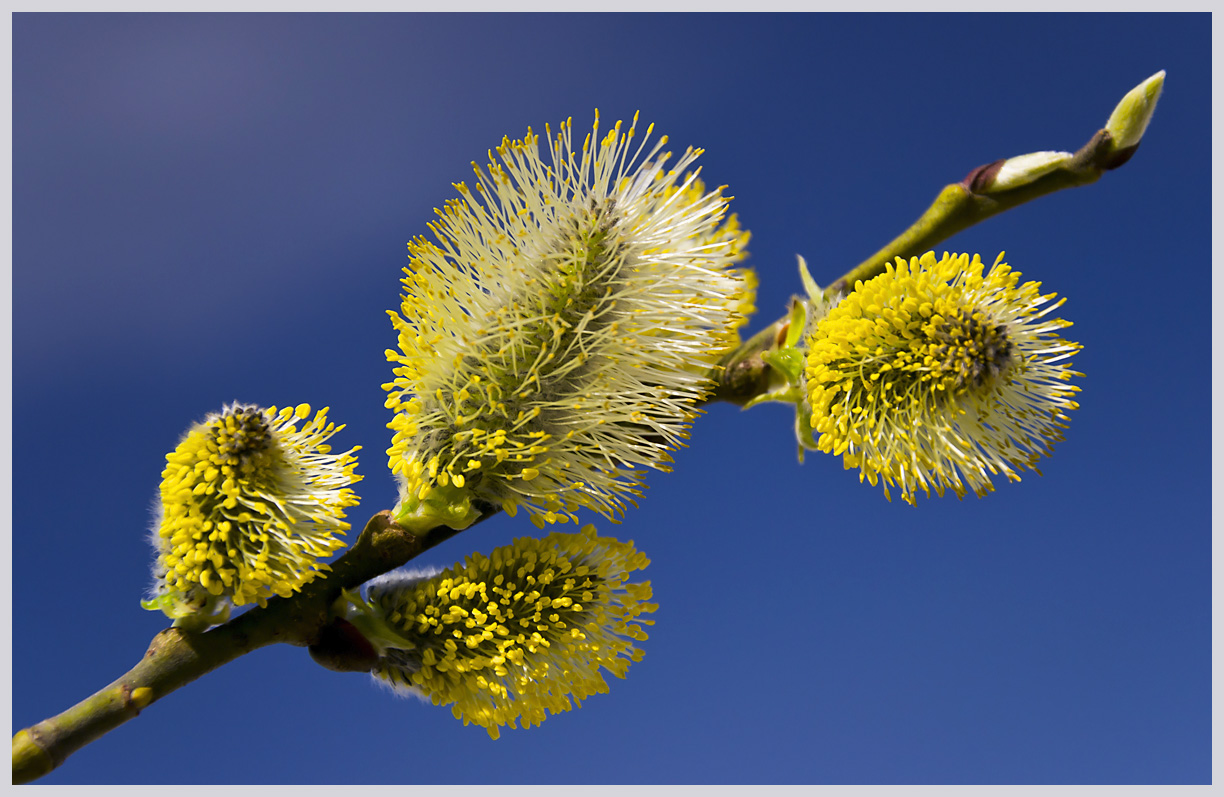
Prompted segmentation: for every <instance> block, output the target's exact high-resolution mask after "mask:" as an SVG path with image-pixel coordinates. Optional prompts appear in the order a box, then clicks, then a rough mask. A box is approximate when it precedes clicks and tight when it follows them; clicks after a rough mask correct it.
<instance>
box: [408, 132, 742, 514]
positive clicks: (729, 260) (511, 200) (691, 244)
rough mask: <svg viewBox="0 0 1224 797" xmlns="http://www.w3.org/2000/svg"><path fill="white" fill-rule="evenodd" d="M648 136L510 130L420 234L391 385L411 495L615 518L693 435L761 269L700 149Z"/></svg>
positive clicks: (440, 502) (429, 502) (416, 499)
mask: <svg viewBox="0 0 1224 797" xmlns="http://www.w3.org/2000/svg"><path fill="white" fill-rule="evenodd" d="M650 132H651V131H650V130H647V132H646V136H645V137H644V140H645V139H649V137H650ZM636 135H637V131H636V118H635V120H634V124H631V125H630V126H629V127H628V129H627V130H626V129H624V128H623V127H622V125H621V124H620V123H619V122H618V123H617V124H615V125H614V126H613V127H612V129H611V130H609V131H607V132H606V133H603V132H602V131H601V130H600V128H599V121H598V117H597V118H596V123H595V127H594V130H593V131H592V132H591V134H590V137H589V139H588V143H587V144H583V145H581V146H580V147H575V142H574V140H573V130H572V122H571V121H566V122H564V123H562V124H561V126H560V129H559V131H558V132H557V134H556V136H553V135H552V131H551V129H549V130H547V135H546V136H545V137H543V138H541V137H540V136H538V135H536V134H534V133H532V132H530V131H529V132H528V134H527V136H526V137H524V138H523V139H521V140H510V139H508V138H507V139H503V141H502V143H501V145H500V146H499V147H497V148H496V150H495V154H494V153H491V156H490V158H491V161H492V162H491V163H489V164H488V165H487V166H486V167H483V168H481V167H475V179H476V185H475V187H474V190H472V189H469V188H468V187H467V186H466V185H464V184H459V185H457V186H456V187H457V188H458V190H459V192H460V198H458V199H454V200H451V201H449V202H447V203H446V205H445V206H444V208H442V209H441V210H439V212H438V218H437V219H436V220H435V221H434V222H433V223H431V224H430V229H431V231H432V232H433V234H434V237H435V241H431V240H427V239H426V238H423V237H418V238H415V239H414V240H413V241H411V242H410V243H409V245H408V249H409V254H410V256H411V262H410V264H409V267H408V268H407V269H405V277H404V278H403V287H404V293H403V297H402V303H401V306H400V309H399V312H397V313H396V312H393V313H391V319H392V322H393V324H394V326H395V329H396V331H397V333H398V336H399V341H398V343H399V346H398V351H388V352H387V357H388V359H389V360H390V361H391V362H392V363H393V364H394V366H395V367H394V374H395V378H394V380H393V381H391V382H390V383H388V384H386V385H384V388H385V389H386V390H387V391H388V399H387V406H388V407H389V408H391V409H392V410H394V411H395V413H396V414H395V417H394V419H393V420H392V422H391V423H390V424H389V426H390V428H391V429H392V430H393V432H394V436H393V438H392V444H391V447H390V449H389V450H388V455H389V464H390V467H391V469H392V471H393V472H394V473H396V474H397V476H398V477H399V478H400V479H401V481H402V489H401V509H402V510H403V511H405V512H415V511H417V509H416V508H417V507H419V506H424V507H425V508H426V509H425V510H422V511H426V510H428V509H429V507H430V506H436V507H442V506H445V507H447V508H448V509H451V508H453V507H454V506H455V505H457V503H458V502H460V501H461V500H462V499H463V498H464V497H468V498H470V499H480V500H483V501H486V502H488V503H491V504H494V505H498V504H505V503H506V502H511V503H512V504H513V505H514V506H516V507H517V506H521V507H525V508H526V509H527V510H528V512H529V514H530V515H531V516H532V517H534V518H536V519H538V520H539V521H540V522H544V523H551V522H565V521H566V520H571V519H573V514H572V512H573V511H574V510H575V509H576V508H578V507H580V506H586V507H590V508H592V509H594V510H596V511H598V512H601V513H603V514H605V515H607V516H608V517H615V516H617V515H618V514H619V513H621V512H623V510H624V507H625V504H626V502H627V500H628V499H627V498H626V496H630V495H634V494H636V493H637V492H638V491H639V490H640V488H641V486H642V484H641V476H640V473H641V470H640V469H641V468H654V469H666V466H667V463H668V462H669V461H670V459H669V457H668V451H669V450H672V449H674V448H676V447H677V446H679V445H682V444H683V440H684V437H685V434H686V429H687V425H688V423H689V422H690V421H691V420H692V418H693V417H694V416H695V415H696V414H697V409H696V406H695V405H696V403H697V402H698V401H699V400H700V399H701V398H702V397H704V396H705V395H706V393H707V392H708V391H709V390H710V389H711V388H712V386H713V382H712V379H711V372H712V368H713V366H714V364H715V363H716V362H717V359H718V357H719V356H721V354H722V353H723V352H725V351H726V350H728V349H729V348H731V347H733V346H734V345H736V343H737V341H738V333H737V330H738V329H739V327H741V326H742V325H743V324H744V323H745V321H746V319H747V316H748V314H749V313H751V312H752V310H753V303H754V299H755V286H756V281H755V277H753V276H752V274H751V272H749V271H747V270H746V269H743V268H737V267H735V264H736V263H738V262H739V261H740V260H741V259H742V258H743V257H744V256H745V255H746V251H745V249H744V247H745V245H746V244H747V241H748V233H747V232H746V231H744V230H743V229H742V228H741V227H740V225H739V221H738V219H737V218H736V217H735V216H734V215H731V216H727V214H726V207H727V202H728V198H727V197H725V196H723V195H722V189H721V188H720V189H716V190H714V191H707V190H706V188H705V186H704V185H703V184H702V182H701V181H700V180H699V179H697V178H696V174H695V173H690V172H689V168H690V167H691V166H692V165H693V162H694V161H695V160H696V158H697V156H698V155H699V154H700V151H699V150H692V149H690V150H687V151H686V152H685V153H684V154H683V155H682V156H681V157H680V158H679V160H678V161H677V162H676V163H675V164H674V166H672V168H670V169H665V168H664V164H665V163H666V162H667V161H668V159H669V158H670V154H669V153H666V152H662V151H661V147H662V146H663V144H664V143H665V140H666V139H661V140H658V141H656V142H655V143H654V146H653V147H644V144H639V142H637V141H634V139H635V136H636ZM541 148H543V149H544V153H542V152H541ZM422 463H428V467H427V468H424V469H423V468H421V467H420V466H421V464H422ZM457 475H459V476H461V478H460V479H459V480H456V478H455V477H456V476H457ZM575 477H577V478H575ZM576 482H578V483H581V484H582V487H581V488H575V487H573V485H574V484H575V483H576ZM457 491H458V492H457Z"/></svg>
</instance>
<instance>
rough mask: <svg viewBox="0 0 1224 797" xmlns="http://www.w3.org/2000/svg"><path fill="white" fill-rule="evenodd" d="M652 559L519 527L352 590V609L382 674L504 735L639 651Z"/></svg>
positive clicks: (614, 545)
mask: <svg viewBox="0 0 1224 797" xmlns="http://www.w3.org/2000/svg"><path fill="white" fill-rule="evenodd" d="M647 564H649V560H648V559H647V558H646V557H645V556H644V555H643V554H641V553H640V552H638V551H637V550H636V549H634V547H633V544H632V543H631V542H629V543H622V542H618V541H617V540H614V539H611V538H607V537H598V536H596V534H595V529H594V527H593V526H589V525H588V526H585V527H584V528H583V529H582V530H581V531H580V532H579V533H577V534H552V535H549V536H548V537H545V538H544V539H536V538H533V537H523V538H520V539H516V540H514V542H513V543H512V544H510V545H508V546H505V547H502V548H498V549H496V550H495V551H493V552H492V554H490V555H489V556H487V557H486V556H482V555H480V554H474V555H473V556H471V557H469V558H468V559H467V560H466V561H465V562H464V563H462V564H457V565H455V566H454V567H452V568H450V569H449V570H446V571H444V572H442V573H439V574H437V575H435V576H432V577H427V578H421V577H419V576H408V575H402V574H395V573H392V574H388V575H387V576H384V577H382V578H380V579H377V580H375V581H374V582H371V583H370V584H369V585H367V587H366V597H365V600H364V601H362V600H360V599H350V600H351V601H352V602H350V603H349V604H348V617H349V619H350V621H351V622H353V623H354V625H356V626H357V627H358V628H359V629H361V630H362V631H363V632H364V633H366V634H367V636H368V637H369V639H370V641H371V642H372V643H373V644H374V645H375V646H376V648H377V649H378V650H379V651H380V658H379V661H378V664H377V665H376V667H375V669H374V671H373V672H374V676H375V677H376V678H378V679H380V680H382V681H384V682H386V683H387V684H389V685H390V686H392V687H393V688H395V689H397V690H400V691H404V692H410V693H416V694H421V695H424V696H427V697H429V698H430V699H431V700H432V702H433V703H434V704H435V705H450V706H451V707H452V711H453V713H454V715H455V716H456V717H457V718H458V719H461V720H463V722H464V724H467V723H469V722H472V723H475V724H477V725H480V726H481V727H483V728H485V729H486V730H487V731H488V733H489V735H490V736H492V737H493V738H495V739H496V738H497V737H498V734H499V732H500V728H501V726H506V725H508V726H510V727H514V726H515V723H516V722H521V723H522V725H523V727H525V728H526V727H530V726H532V725H537V724H539V723H540V722H542V721H543V720H544V719H545V717H546V716H547V715H548V714H555V713H558V712H561V711H567V710H569V709H570V708H571V707H573V706H577V705H581V701H582V700H583V699H585V698H586V697H588V696H590V695H593V694H596V693H601V692H606V691H608V686H607V683H606V681H605V680H604V676H603V671H606V672H608V673H611V674H612V675H614V676H616V677H618V678H621V677H624V675H625V671H626V669H627V668H628V667H629V664H630V663H631V662H634V661H638V660H639V659H640V658H641V655H642V652H641V650H639V649H638V648H636V647H635V646H634V642H638V641H641V640H644V639H646V633H645V631H643V630H642V625H649V624H651V621H650V620H648V619H645V618H644V617H642V615H643V614H647V613H650V612H653V611H655V609H656V608H657V606H656V605H655V604H653V603H649V602H648V600H649V598H650V597H651V592H650V583H649V582H642V583H635V584H629V583H626V581H627V579H628V578H629V574H630V573H632V572H633V571H635V570H639V569H641V568H644V567H645V566H646V565H647Z"/></svg>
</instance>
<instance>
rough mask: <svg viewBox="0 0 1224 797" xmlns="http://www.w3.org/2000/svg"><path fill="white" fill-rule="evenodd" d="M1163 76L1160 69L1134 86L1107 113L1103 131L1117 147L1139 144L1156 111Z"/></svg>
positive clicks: (1162, 71)
mask: <svg viewBox="0 0 1224 797" xmlns="http://www.w3.org/2000/svg"><path fill="white" fill-rule="evenodd" d="M1164 78H1165V73H1164V70H1163V69H1162V70H1160V71H1159V72H1157V73H1156V74H1154V75H1152V76H1151V77H1150V78H1148V79H1147V80H1145V81H1143V82H1142V83H1140V84H1139V85H1138V86H1135V87H1134V88H1133V89H1131V90H1130V91H1128V92H1127V93H1126V96H1125V97H1123V98H1122V101H1121V102H1119V103H1118V107H1116V108H1114V111H1113V113H1112V114H1110V115H1109V121H1108V122H1106V123H1105V132H1107V133H1109V135H1110V137H1111V138H1112V139H1113V142H1114V146H1115V147H1116V148H1117V149H1126V148H1128V147H1136V146H1138V145H1139V141H1140V140H1141V139H1142V138H1143V133H1144V131H1146V130H1147V126H1148V122H1150V121H1152V114H1153V113H1155V112H1156V101H1157V100H1158V99H1160V92H1161V90H1162V89H1163V88H1164Z"/></svg>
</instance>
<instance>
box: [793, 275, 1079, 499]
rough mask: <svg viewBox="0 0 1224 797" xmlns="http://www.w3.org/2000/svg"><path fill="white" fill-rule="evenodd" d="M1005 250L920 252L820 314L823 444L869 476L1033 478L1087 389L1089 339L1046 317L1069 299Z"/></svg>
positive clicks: (983, 485) (811, 355) (918, 484)
mask: <svg viewBox="0 0 1224 797" xmlns="http://www.w3.org/2000/svg"><path fill="white" fill-rule="evenodd" d="M1002 258H1003V256H1002V255H999V258H998V259H997V260H996V261H995V264H994V266H993V267H992V268H991V269H990V271H989V272H988V273H985V274H984V273H983V270H984V267H983V264H982V261H981V259H980V258H979V257H978V256H977V255H974V256H973V258H972V260H970V258H969V256H968V255H949V254H947V253H944V256H943V258H942V259H938V260H937V259H936V257H935V254H934V253H933V252H928V253H927V254H925V255H923V256H922V257H921V258H917V257H915V258H912V259H911V260H910V261H909V262H908V263H906V262H905V261H904V260H902V259H900V258H898V259H897V262H896V265H895V266H893V265H890V266H888V267H887V270H886V272H885V273H884V274H881V275H879V276H877V277H875V278H873V279H871V280H868V281H867V282H859V283H857V284H856V285H855V287H854V291H853V292H851V293H850V294H849V295H847V296H846V297H845V298H844V299H842V300H841V302H840V303H839V304H838V305H837V306H836V307H835V308H833V309H832V310H831V311H830V312H829V313H828V314H827V315H826V316H825V317H824V318H823V319H821V321H820V322H819V324H817V326H816V330H815V332H814V334H813V335H812V337H811V340H810V342H809V352H808V358H807V368H806V371H805V376H806V381H807V394H808V399H809V401H810V405H811V411H812V417H811V423H812V428H813V430H814V431H815V432H816V433H818V434H819V435H820V437H819V439H818V440H817V441H816V447H817V448H819V449H820V450H821V451H825V452H829V453H832V454H834V455H841V456H843V458H844V462H845V466H846V467H847V468H860V469H861V473H860V475H859V479H860V480H862V479H864V478H866V479H867V480H868V481H869V482H871V484H873V485H874V484H876V483H877V482H878V481H883V482H884V485H885V487H884V494H885V496H888V495H889V493H888V485H896V486H898V487H900V488H901V495H902V497H903V498H904V499H905V500H906V501H908V502H910V503H914V493H915V490H916V489H918V488H921V489H922V490H923V491H924V492H925V493H926V494H927V495H930V492H931V490H932V489H934V490H935V491H936V493H938V494H939V495H943V491H944V489H945V488H950V489H951V490H952V491H953V492H955V493H956V495H957V496H958V497H963V496H964V495H965V493H966V491H967V489H968V490H973V491H974V492H975V493H976V494H977V495H979V496H981V495H985V494H986V493H987V492H989V491H991V490H992V489H994V488H993V485H992V484H991V481H990V477H991V475H997V474H1000V473H1001V474H1003V475H1004V476H1006V478H1007V479H1008V480H1009V481H1019V476H1017V475H1016V470H1017V469H1022V468H1024V467H1028V468H1032V469H1033V470H1036V462H1037V460H1038V459H1039V458H1040V457H1041V456H1042V455H1043V454H1048V453H1049V449H1050V447H1051V446H1052V444H1053V442H1055V441H1059V440H1062V439H1063V438H1062V432H1061V430H1062V429H1065V428H1066V425H1065V421H1067V420H1068V419H1067V416H1066V415H1065V414H1064V413H1065V412H1066V411H1069V410H1072V409H1075V408H1076V407H1078V405H1077V404H1076V402H1075V401H1073V400H1072V397H1073V396H1074V395H1075V394H1076V393H1077V392H1079V388H1078V387H1075V386H1073V385H1069V384H1067V383H1068V381H1069V380H1070V379H1071V378H1072V377H1074V376H1082V374H1078V373H1076V372H1075V371H1072V370H1070V362H1069V361H1068V358H1069V357H1071V356H1072V355H1073V354H1075V353H1076V352H1078V351H1079V350H1080V348H1081V347H1080V345H1079V344H1078V343H1068V342H1067V341H1065V340H1063V339H1062V338H1060V337H1058V335H1057V334H1056V333H1057V331H1058V330H1060V329H1063V328H1065V327H1068V326H1070V323H1069V322H1067V321H1063V320H1060V319H1046V318H1045V316H1046V315H1047V314H1048V313H1049V312H1051V311H1052V310H1054V309H1056V308H1057V307H1059V306H1061V305H1062V303H1063V302H1064V301H1066V300H1065V299H1060V300H1058V301H1057V302H1055V303H1054V304H1051V305H1049V306H1047V307H1044V308H1043V307H1042V305H1045V304H1046V303H1047V302H1049V301H1050V300H1051V299H1053V298H1054V294H1052V293H1051V294H1045V295H1043V294H1041V292H1040V283H1037V282H1025V283H1024V284H1019V279H1020V274H1019V273H1018V272H1014V271H1012V270H1011V269H1010V268H1009V267H1008V265H1007V264H1006V263H1003V262H1001V261H1002Z"/></svg>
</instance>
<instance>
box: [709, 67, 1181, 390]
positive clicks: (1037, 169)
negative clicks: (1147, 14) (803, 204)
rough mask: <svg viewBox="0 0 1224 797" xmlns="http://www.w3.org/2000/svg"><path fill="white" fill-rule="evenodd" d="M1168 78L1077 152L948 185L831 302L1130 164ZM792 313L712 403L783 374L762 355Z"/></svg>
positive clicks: (722, 383) (734, 369) (739, 365)
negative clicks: (899, 261)
mask: <svg viewBox="0 0 1224 797" xmlns="http://www.w3.org/2000/svg"><path fill="white" fill-rule="evenodd" d="M1164 78H1165V73H1164V72H1158V73H1156V74H1155V75H1153V76H1152V77H1150V78H1148V79H1147V80H1145V81H1144V82H1143V83H1141V84H1139V85H1138V86H1136V87H1135V88H1134V89H1132V90H1131V91H1129V92H1128V93H1127V94H1126V96H1124V97H1123V98H1122V100H1121V102H1119V103H1118V105H1117V107H1116V108H1115V109H1114V111H1113V113H1112V114H1111V115H1110V117H1109V121H1108V122H1106V124H1105V127H1104V128H1102V129H1101V130H1098V131H1097V133H1096V135H1094V136H1093V137H1092V138H1091V139H1089V140H1088V143H1086V144H1085V145H1084V146H1082V147H1080V149H1079V151H1078V152H1075V153H1070V152H1035V153H1031V154H1028V155H1021V156H1019V157H1015V158H1005V159H1003V160H997V161H995V162H993V163H988V164H986V165H985V166H979V167H978V168H976V169H974V170H972V171H971V172H969V174H968V175H966V176H965V179H963V180H961V181H960V182H958V183H952V184H951V185H948V186H946V187H945V188H944V189H943V190H942V191H940V192H939V195H938V196H937V197H935V201H934V202H932V203H931V206H930V207H929V208H927V209H926V212H925V213H923V214H922V215H921V216H920V217H919V218H918V220H917V221H915V222H914V223H913V224H912V225H910V227H909V229H907V230H906V231H905V232H903V233H901V234H900V235H898V236H897V237H896V238H894V239H893V240H892V241H890V242H888V243H887V244H886V245H885V246H884V247H882V248H881V249H880V250H879V251H878V252H876V253H875V254H873V255H872V256H871V257H869V258H867V259H866V260H864V261H863V262H862V263H859V264H858V265H857V266H855V267H854V268H852V269H850V271H848V272H846V274H845V275H843V276H842V277H841V278H839V279H838V280H836V281H834V282H833V283H832V284H831V285H829V286H828V287H827V288H825V289H824V296H825V297H826V298H835V297H836V296H837V295H839V294H843V293H847V292H849V291H850V290H853V288H854V286H855V284H856V283H858V282H859V281H866V280H869V279H871V278H872V277H875V276H876V275H878V274H881V273H883V272H884V267H885V265H886V264H888V263H891V262H893V260H894V259H895V258H898V257H900V258H903V259H906V260H908V259H909V258H911V257H915V256H918V255H921V254H923V253H925V252H928V251H930V250H932V249H933V248H934V247H935V245H936V244H938V243H940V242H941V241H944V240H947V239H948V238H950V237H952V236H953V235H955V234H956V233H958V232H960V231H962V230H964V229H966V228H968V227H972V226H973V225H974V224H977V223H978V222H980V221H985V220H986V219H988V218H990V217H991V216H994V215H997V214H999V213H1002V212H1003V211H1005V210H1011V209H1012V208H1014V207H1017V206H1019V205H1023V204H1024V203H1026V202H1030V201H1032V200H1034V199H1037V198H1038V197H1043V196H1046V195H1048V194H1052V193H1054V192H1055V191H1061V190H1063V189H1064V188H1074V187H1076V186H1081V185H1088V184H1089V183H1094V182H1096V181H1097V180H1099V179H1100V178H1101V175H1102V174H1104V173H1105V172H1107V171H1110V170H1111V169H1116V168H1118V167H1119V166H1121V165H1122V164H1124V163H1126V162H1127V161H1128V160H1130V158H1131V156H1132V155H1134V154H1135V150H1137V149H1138V148H1139V143H1140V141H1141V139H1142V138H1143V134H1144V132H1145V131H1146V129H1147V125H1148V122H1150V121H1151V118H1152V114H1153V113H1154V111H1155V110H1156V101H1157V99H1158V98H1159V96H1160V92H1161V90H1162V89H1163V87H1164ZM789 317H790V316H789V314H788V315H786V316H783V317H782V318H780V319H778V320H777V321H775V322H774V323H772V324H770V325H769V326H768V327H766V328H765V329H763V330H761V331H760V332H759V333H757V334H756V335H755V336H753V337H752V338H751V339H750V340H748V341H745V342H744V343H743V344H742V345H741V346H740V347H739V348H737V349H735V350H734V351H732V352H731V353H730V354H728V355H727V356H726V357H724V358H723V359H722V361H721V362H720V363H719V366H718V369H717V370H716V371H715V374H716V381H717V383H718V385H717V388H716V389H715V391H714V393H713V394H712V395H711V396H710V397H709V399H708V401H711V402H712V401H726V402H729V403H731V404H736V405H738V406H741V407H742V406H744V405H745V404H747V403H748V402H750V401H752V399H754V398H756V397H757V396H760V395H762V394H764V393H766V392H767V391H769V390H770V389H771V388H775V387H777V385H778V383H779V377H778V375H776V374H774V373H772V369H771V368H770V366H769V365H768V364H767V363H766V362H765V361H764V359H763V355H765V354H766V353H768V352H770V351H773V350H775V349H777V348H779V347H780V346H781V345H782V342H783V340H785V338H786V333H787V324H788V322H789Z"/></svg>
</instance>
